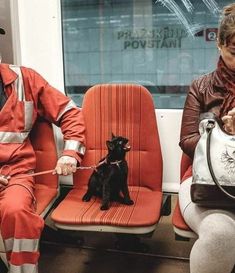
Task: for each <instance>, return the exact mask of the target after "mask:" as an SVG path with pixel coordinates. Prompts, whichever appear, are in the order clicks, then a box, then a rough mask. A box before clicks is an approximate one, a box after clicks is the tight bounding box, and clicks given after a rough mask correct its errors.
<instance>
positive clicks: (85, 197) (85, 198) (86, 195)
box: [82, 194, 91, 202]
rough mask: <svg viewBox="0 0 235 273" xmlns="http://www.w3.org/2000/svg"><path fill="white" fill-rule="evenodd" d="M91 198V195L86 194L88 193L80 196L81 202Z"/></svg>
mask: <svg viewBox="0 0 235 273" xmlns="http://www.w3.org/2000/svg"><path fill="white" fill-rule="evenodd" d="M90 200H91V197H90V196H89V195H88V194H85V195H84V196H83V197H82V201H83V202H89V201H90Z"/></svg>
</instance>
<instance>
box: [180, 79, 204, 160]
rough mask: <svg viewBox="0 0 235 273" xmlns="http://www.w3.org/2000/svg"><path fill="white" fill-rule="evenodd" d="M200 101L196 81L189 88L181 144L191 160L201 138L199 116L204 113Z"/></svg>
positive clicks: (182, 124)
mask: <svg viewBox="0 0 235 273" xmlns="http://www.w3.org/2000/svg"><path fill="white" fill-rule="evenodd" d="M200 101H201V99H200V94H199V88H198V86H197V81H194V82H193V83H192V85H191V86H190V88H189V92H188V95H187V98H186V101H185V105H184V111H183V117H182V123H181V132H180V143H179V145H180V147H181V149H182V150H183V152H184V153H185V154H187V155H188V156H189V157H190V158H191V159H193V156H194V151H195V148H196V145H197V142H198V140H199V138H200V133H199V116H200V113H201V112H202V111H201V103H200Z"/></svg>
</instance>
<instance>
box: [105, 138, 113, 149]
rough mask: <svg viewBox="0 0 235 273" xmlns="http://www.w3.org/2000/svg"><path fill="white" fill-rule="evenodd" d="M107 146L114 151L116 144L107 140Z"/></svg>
mask: <svg viewBox="0 0 235 273" xmlns="http://www.w3.org/2000/svg"><path fill="white" fill-rule="evenodd" d="M106 145H107V148H108V149H109V150H110V151H112V150H113V149H114V144H113V143H112V141H109V140H107V141H106Z"/></svg>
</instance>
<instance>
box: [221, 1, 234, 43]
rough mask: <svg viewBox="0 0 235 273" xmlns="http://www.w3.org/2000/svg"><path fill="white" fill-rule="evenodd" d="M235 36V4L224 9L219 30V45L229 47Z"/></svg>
mask: <svg viewBox="0 0 235 273" xmlns="http://www.w3.org/2000/svg"><path fill="white" fill-rule="evenodd" d="M234 36H235V3H233V4H230V5H227V6H225V7H224V8H223V11H222V19H221V21H220V24H219V29H218V44H219V45H228V44H229V42H230V41H231V39H232V38H233V37H234Z"/></svg>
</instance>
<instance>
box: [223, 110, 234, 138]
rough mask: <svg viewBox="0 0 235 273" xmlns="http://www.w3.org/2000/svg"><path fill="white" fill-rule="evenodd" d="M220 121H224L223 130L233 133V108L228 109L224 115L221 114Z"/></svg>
mask: <svg viewBox="0 0 235 273" xmlns="http://www.w3.org/2000/svg"><path fill="white" fill-rule="evenodd" d="M222 121H223V123H224V130H225V131H226V132H228V133H230V134H233V135H235V108H233V109H232V110H230V111H229V112H228V114H227V115H226V116H223V117H222Z"/></svg>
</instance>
